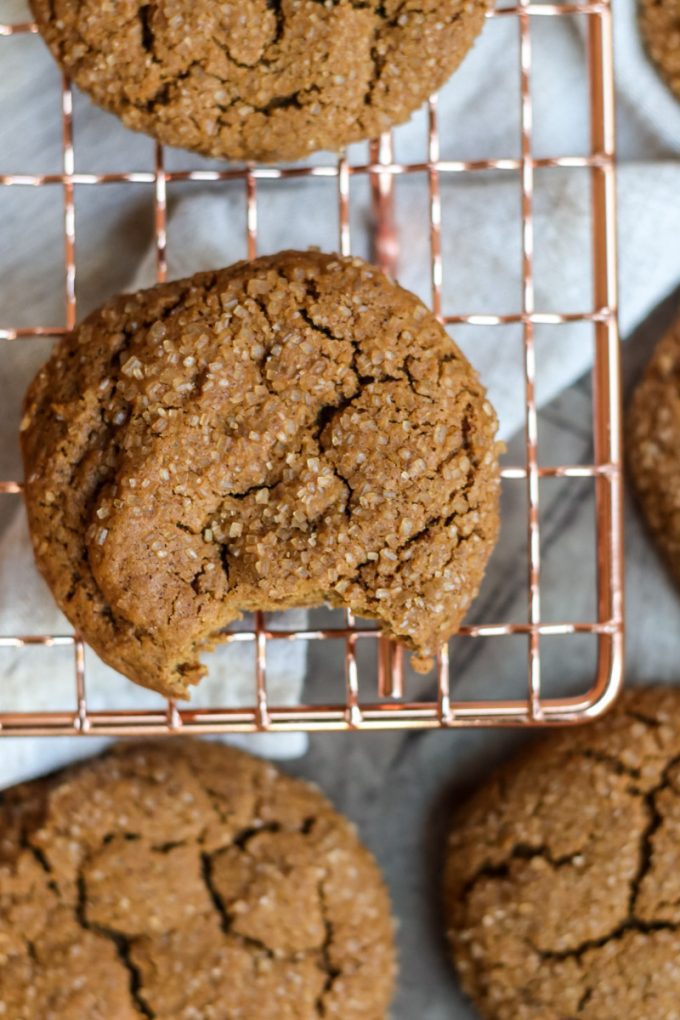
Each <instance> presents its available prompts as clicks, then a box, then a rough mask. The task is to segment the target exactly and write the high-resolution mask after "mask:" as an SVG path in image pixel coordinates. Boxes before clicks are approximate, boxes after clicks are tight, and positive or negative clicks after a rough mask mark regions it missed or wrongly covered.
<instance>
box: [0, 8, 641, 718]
mask: <svg viewBox="0 0 680 1020" xmlns="http://www.w3.org/2000/svg"><path fill="white" fill-rule="evenodd" d="M574 15H579V16H582V18H583V20H584V22H585V24H586V26H587V27H586V35H587V47H588V87H589V110H590V146H589V152H588V153H587V154H585V155H578V156H573V155H567V154H564V155H555V156H553V157H550V158H537V157H535V156H534V155H533V144H532V142H533V128H532V92H531V82H532V66H533V65H532V24H533V22H534V20H535V19H545V18H551V19H555V18H556V19H560V18H563V19H564V18H568V17H570V16H574ZM489 17H490V18H505V19H514V20H515V22H516V26H517V33H518V43H519V45H518V54H519V67H518V89H519V99H520V117H519V122H520V138H519V150H518V151H519V155H518V156H516V157H511V158H495V159H488V160H477V161H456V160H450V159H442V158H441V156H440V134H439V130H438V118H437V99H436V97H433V98H432V99H431V100H430V102H429V104H428V108H427V159H426V161H425V162H419V163H404V162H399V161H398V160H397V159H396V158H395V155H394V151H395V150H394V148H393V139H392V136H391V135H390V134H389V133H388V134H385V135H383V136H382V137H381V138H380V139H377V140H375V141H374V142H372V143H371V144H370V148H369V150H368V151H369V159H368V162H366V161H364V162H361V163H358V162H356V163H353V162H352V161H350V160H349V159H348V158H347V156H346V155H341V156H340V157H339V158H337V159H334V160H332V161H327V162H325V163H322V164H315V165H308V166H295V167H273V166H246V167H243V168H232V167H227V168H223V169H217V170H204V169H195V170H177V171H173V170H170V169H167V167H166V159H165V153H164V151H163V148H162V147H161V146H157V147H156V155H155V168H154V169H153V170H149V171H129V172H117V173H86V172H76V170H75V161H74V142H73V96H72V92H71V87H70V84H69V81H68V79H67V78H63V79H62V84H61V96H62V99H61V119H62V140H63V144H62V151H63V165H62V168H61V171H60V172H59V173H56V174H46V175H36V174H27V173H20V172H16V173H11V174H6V175H4V176H0V188H2V189H3V190H4V189H6V188H9V187H11V188H15V189H20V188H22V187H40V188H42V187H46V186H50V185H52V186H56V187H59V188H61V189H62V192H63V238H64V249H63V250H64V302H65V321H64V323H63V325H61V326H58V327H45V326H34V327H22V328H11V327H9V326H8V327H5V328H2V329H0V345H2V344H5V343H9V342H13V341H18V342H21V343H27V342H30V341H31V340H32V339H33V338H35V337H41V336H57V335H60V334H63V333H64V332H66V331H67V330H69V329H70V328H72V327H73V325H74V324H75V322H76V316H77V308H76V287H75V275H76V260H75V246H76V218H75V212H74V210H75V205H74V193H75V189H77V188H92V187H103V186H106V185H107V184H125V183H135V184H143V185H146V186H148V188H149V191H150V199H151V200H152V201H153V208H154V225H155V226H154V229H155V247H156V275H157V279H158V280H159V281H161V280H164V279H165V277H166V271H167V270H166V250H167V233H166V212H167V195H168V189H169V188H171V187H172V186H173V185H174V184H176V183H178V182H182V181H196V182H202V183H203V184H205V185H206V186H208V185H218V184H219V182H225V181H239V182H242V184H243V195H244V201H245V213H246V215H245V223H246V243H247V252H248V256H249V257H253V256H255V254H256V251H257V243H258V216H259V215H260V209H259V207H258V187H259V186H260V184H261V182H264V181H266V182H269V184H270V186H273V185H275V184H276V182H283V181H284V180H286V179H289V178H307V177H317V178H327V179H329V184H330V186H334V187H335V191H336V196H337V209H338V223H339V238H338V247H339V249H340V251H342V252H343V253H349V252H350V251H351V244H352V241H351V237H350V182H351V181H353V180H358V179H363V180H365V181H368V182H370V189H371V196H372V207H373V214H374V215H373V228H372V232H373V252H374V258H375V260H376V261H377V262H379V263H380V264H381V265H382V266H383V267H384V268H386V269H390V270H394V269H395V267H396V264H397V260H398V257H399V237H398V232H397V230H396V227H395V220H394V204H393V192H394V187H395V181H396V180H397V179H398V178H399V177H402V176H404V175H411V174H421V175H422V174H425V175H426V177H427V182H428V196H429V210H428V220H429V222H428V229H429V274H430V281H431V306H432V308H433V311H434V312H435V314H436V315H437V316H438V317H439V318H440V320H441V321H442V322H443V323H444V324H445V325H447V326H448V325H459V324H465V325H470V326H479V327H484V328H486V329H488V330H493V329H494V328H495V327H497V326H503V325H511V324H515V325H516V326H517V327H518V328H519V329H521V331H522V337H523V345H522V351H523V356H522V372H523V378H524V414H525V434H524V439H525V442H524V462H523V463H521V464H519V465H517V466H512V465H510V466H508V465H506V466H504V467H503V470H502V477H503V485H504V486H521V487H523V488H524V490H525V495H526V506H527V517H526V525H525V528H526V534H527V557H526V561H527V562H526V576H527V580H528V586H527V591H528V602H527V612H526V620H525V621H523V622H516V623H512V622H507V621H491V622H488V623H475V624H472V625H467V626H464V627H462V628H461V631H460V633H459V635H457V636H456V637H455V638H454V639H453V640H454V641H455V642H465V641H477V642H479V641H494V640H497V639H499V638H503V637H508V636H516V637H520V638H521V639H522V640H524V641H526V660H525V661H526V687H525V694H524V696H523V697H517V698H514V699H512V700H508V699H507V697H506V698H505V699H504V698H503V693H504V690H505V687H504V684H503V683H502V678H501V677H499V678H498V685H497V692H496V693H497V696H496V697H493V698H488V699H486V700H483V701H482V700H477V701H471V700H460V699H458V698H457V696H456V688H455V680H452V679H450V675H449V673H450V669H449V649H448V648H446V647H445V648H442V649H441V652H440V655H439V657H438V662H437V667H436V677H435V679H434V680H433V681H432V683H431V685H430V687H429V689H426V691H425V694H422V693H421V694H420V696H419V697H418V698H416V699H414V698H412V697H409V696H408V693H407V687H408V683H407V682H406V681H405V675H406V671H405V666H404V655H403V652H402V650H401V649H400V648H398V647H397V646H395V645H393V644H392V643H391V642H389V641H387V640H386V639H385V638H384V637H383V636H381V635H380V633H379V632H378V631H377V630H376V629H374V628H371V627H366V626H365V625H364V624H363V623H361V622H360V621H355V619H354V618H353V617H352V615H351V614H350V613H346V614H345V616H344V621H343V622H342V624H341V625H340V626H335V625H331V623H330V620H331V619H332V618H331V617H330V615H329V617H328V619H329V623H328V625H321V626H316V625H315V626H314V627H313V628H310V629H304V630H290V629H289V630H283V629H281V628H280V626H275V625H272V620H271V618H270V617H269V616H267V617H266V618H265V617H264V616H263V615H262V614H257V615H256V616H255V618H254V621H253V624H252V626H251V627H248V628H247V629H245V630H240V631H238V632H233V633H229V634H227V635H226V641H227V642H248V643H249V644H250V645H251V647H253V648H254V652H255V654H254V669H253V696H252V704H251V705H249V706H246V707H243V706H235V705H230V704H229V692H228V689H225V691H224V695H223V700H222V703H220V704H217V705H212V706H208V707H201V708H192V707H191V706H190V705H184V704H182V705H180V704H176V703H174V702H172V701H170V702H168V703H167V705H164V707H163V708H162V709H157V710H156V709H154V710H148V711H146V710H140V709H135V708H131V707H130V706H129V705H128V706H127V707H126V705H125V703H124V698H123V699H122V702H121V705H120V708H116V709H115V710H106V711H99V710H95V709H93V708H92V707H90V705H89V703H88V683H87V675H86V672H87V671H86V667H85V662H86V656H85V648H84V645H83V643H82V641H81V640H80V638H79V637H78V635H77V634H12V635H2V636H0V648H2V647H3V646H4V647H6V648H7V647H9V648H14V649H18V650H20V651H21V650H27V649H29V648H30V647H31V646H33V645H40V646H44V647H45V646H46V647H48V648H49V647H59V646H67V647H70V648H72V650H73V662H74V673H73V675H74V688H73V695H74V701H73V708H72V709H68V710H64V709H56V708H55V709H54V710H49V709H47V710H44V709H41V710H40V711H23V712H7V711H2V710H0V735H14V736H17V735H48V734H53V735H57V734H68V735H74V734H82V735H86V734H99V735H132V734H144V735H154V734H164V733H169V732H177V731H182V732H187V733H228V732H248V731H256V730H261V731H262V730H263V731H270V732H272V731H273V732H281V731H286V730H310V731H311V730H322V729H386V728H392V727H401V728H414V729H415V728H425V727H466V726H482V725H525V726H544V725H551V724H567V723H578V722H582V721H586V720H587V719H589V718H593V717H594V716H596V715H598V714H600V713H601V712H602V711H604V710H605V709H606V708H607V707H608V705H609V704H610V703H611V702H612V701H613V699H614V698H615V697H616V694H617V693H618V690H619V687H620V684H621V680H622V659H623V588H622V513H621V449H620V381H619V349H618V334H617V322H616V300H617V295H616V238H615V190H614V189H615V180H614V157H615V144H614V94H613V66H612V65H613V50H612V18H611V4H610V2H609V0H597V2H583V3H553V4H549V3H532V2H529V0H520V2H519V3H518V4H517V5H516V6H507V7H499V8H498V9H496V10H495V11H493V12H491V13H490V14H489ZM35 31H36V28H35V25H33V24H32V23H30V22H22V23H7V24H0V47H2V46H9V45H11V40H12V38H14V37H16V36H17V35H20V34H22V33H32V32H35ZM2 37H4V38H2ZM0 52H1V49H0ZM543 168H563V169H578V170H581V171H582V170H585V171H587V172H588V174H589V176H590V181H591V203H592V208H591V213H592V215H591V224H592V240H591V254H592V258H591V262H592V293H593V307H592V308H590V309H588V310H586V311H584V312H578V313H576V312H566V311H565V312H559V311H550V310H548V311H541V310H540V309H538V308H537V307H536V302H535V286H534V258H533V254H534V219H535V216H534V191H535V189H534V178H535V173H536V171H537V170H542V169H543ZM485 171H514V172H515V173H518V175H519V180H520V183H521V255H522V304H521V311H520V312H518V313H517V314H511V315H499V314H495V313H494V311H493V309H490V310H488V311H485V310H478V311H475V312H470V313H468V314H460V315H446V314H444V310H443V303H442V287H443V280H444V266H443V260H442V243H441V241H442V217H441V182H442V180H443V179H444V178H445V177H446V176H447V175H462V174H473V175H474V174H481V173H483V172H485ZM402 257H404V256H402ZM577 322H579V323H584V324H587V325H588V326H589V327H590V328H592V330H593V336H594V362H593V371H592V386H593V415H592V447H593V451H594V456H593V459H592V463H589V464H571V465H570V464H559V465H552V466H542V465H541V463H540V461H539V456H538V412H537V402H536V383H537V369H536V337H535V334H536V327H539V326H543V325H559V324H564V323H577ZM1 350H2V347H1V346H0V353H1ZM544 478H559V479H565V480H578V479H590V480H591V481H592V483H593V485H594V493H595V528H596V550H597V552H596V557H595V559H596V589H597V590H596V600H595V601H596V610H595V612H594V613H593V619H590V620H587V621H562V622H546V620H544V619H543V617H542V613H541V594H542V589H541V544H540V535H541V524H540V517H539V488H540V487H539V483H540V481H541V480H542V479H544ZM20 491H21V482H19V481H10V480H8V481H2V482H0V497H1V498H5V497H6V496H8V495H12V494H14V495H16V494H17V493H20ZM316 619H318V615H317V617H315V621H316ZM582 634H585V635H590V636H592V637H594V638H595V640H596V643H597V657H596V659H597V664H596V669H595V671H594V675H590V676H587V677H584V678H583V680H584V690H583V691H582V692H581V693H578V694H573V693H572V694H570V695H569V696H562V697H556V696H548V694H547V693H545V691H544V686H542V675H541V642H542V641H543V640H545V639H546V638H550V637H556V636H558V637H563V638H571V637H574V636H577V635H582ZM280 641H295V642H303V643H305V644H309V643H312V642H319V641H325V642H330V643H331V644H332V646H333V648H334V649H337V654H338V656H340V657H341V659H342V661H343V664H344V684H343V683H339V684H338V689H337V691H336V694H335V697H334V698H329V699H328V700H327V702H326V703H324V704H311V703H306V704H300V705H296V706H290V705H288V706H281V705H277V704H274V703H272V699H271V698H270V696H269V694H268V684H267V676H268V650H269V649H270V648H271V646H272V643H274V642H280ZM366 643H369V644H371V645H372V648H373V652H374V654H373V657H372V660H371V661H372V665H371V666H370V668H369V667H364V666H363V665H361V662H362V656H361V655H360V654H359V650H360V648H361V647H362V646H364V645H365V644H366Z"/></svg>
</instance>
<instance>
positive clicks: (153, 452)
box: [22, 252, 499, 695]
mask: <svg viewBox="0 0 680 1020" xmlns="http://www.w3.org/2000/svg"><path fill="white" fill-rule="evenodd" d="M22 428H23V432H22V439H23V450H24V459H25V475H26V501H27V507H28V514H29V523H30V526H31V533H32V538H33V543H34V549H35V553H36V558H37V561H38V565H39V566H40V569H41V571H42V572H43V574H44V576H45V577H46V579H47V581H48V583H49V584H50V587H51V588H52V591H53V592H54V595H55V597H56V599H57V602H58V603H59V605H60V606H61V608H62V609H63V611H64V612H65V613H66V615H67V616H68V617H69V619H70V620H71V621H72V622H73V623H74V625H75V626H77V627H78V629H79V630H80V631H81V633H82V634H83V636H84V637H85V638H86V640H87V641H88V642H89V643H90V644H92V646H93V647H94V648H95V650H96V651H97V652H98V654H100V655H101V656H102V658H103V659H105V661H107V662H108V663H110V664H111V665H112V666H114V667H115V668H116V669H119V670H120V671H121V672H123V673H125V674H127V675H128V676H130V677H131V678H132V679H134V680H136V681H138V682H139V683H142V684H145V685H146V686H149V687H153V688H156V689H157V690H160V691H163V692H167V693H174V694H180V695H182V694H185V693H186V690H187V687H188V685H189V684H191V683H196V682H197V681H198V680H199V679H200V676H201V675H202V673H203V671H204V670H203V667H201V666H200V663H199V660H198V655H199V653H200V651H201V650H203V649H204V648H206V647H210V646H211V645H212V644H214V643H215V642H216V641H218V640H219V638H220V632H221V631H222V629H223V628H224V627H226V626H227V625H228V624H229V623H230V622H231V621H233V620H234V619H236V618H237V617H238V616H239V613H240V612H241V611H245V610H247V611H250V610H256V609H261V610H274V609H286V608H290V607H292V606H308V605H319V604H321V603H322V602H324V601H328V602H330V603H332V604H333V605H337V606H346V607H349V608H351V609H353V610H354V611H355V612H356V613H357V614H358V615H361V616H368V617H373V618H376V619H378V620H380V621H381V623H382V624H383V626H384V627H385V628H386V629H387V630H388V632H389V633H390V634H392V635H393V636H395V637H396V638H397V639H398V640H401V641H403V642H405V643H406V644H407V645H408V646H409V647H410V648H412V649H413V650H414V651H415V652H416V653H417V655H418V656H419V657H420V659H419V660H418V663H417V664H419V665H421V666H422V667H425V668H427V666H429V665H430V664H431V661H432V660H431V657H432V655H433V654H434V653H435V652H436V650H437V648H438V646H439V645H440V644H441V643H442V642H443V641H444V640H445V639H446V638H447V637H448V636H449V634H451V633H452V632H453V631H454V630H455V629H456V628H457V626H458V624H459V623H460V620H461V618H462V616H463V614H464V613H465V611H466V610H467V608H468V606H469V604H470V602H471V600H472V598H473V597H474V595H475V593H476V591H477V588H478V586H479V583H480V580H481V577H482V575H483V571H484V567H485V564H486V561H487V558H488V556H489V554H490V552H491V549H492V547H493V543H494V541H495V538H496V533H497V527H498V518H497V501H498V489H499V475H498V465H497V458H496V444H495V430H496V418H495V414H494V412H493V409H492V408H491V406H490V405H489V403H488V402H487V400H486V397H485V393H484V390H483V388H482V386H481V385H480V383H479V381H478V379H477V376H476V374H475V372H474V371H473V369H472V368H471V367H470V365H469V363H468V362H467V360H466V359H465V358H464V356H463V355H462V354H461V352H460V351H459V350H458V348H457V347H456V346H455V345H454V344H453V342H452V341H451V339H450V338H449V336H448V334H447V333H446V331H445V330H444V329H443V327H442V326H441V325H440V324H439V322H438V321H437V320H436V319H435V317H434V316H433V315H432V314H431V313H430V312H429V311H428V310H427V309H426V308H425V306H424V305H423V304H421V302H420V301H418V299H417V298H415V297H414V296H413V295H412V294H409V293H408V292H407V291H404V290H402V289H401V288H400V287H398V286H397V285H396V284H394V283H393V282H392V281H390V280H388V279H387V277H385V276H384V275H383V274H382V273H380V272H379V271H378V270H377V269H375V268H374V267H373V266H370V265H368V264H366V263H365V262H362V261H361V260H360V259H351V258H345V259H343V258H340V257H337V256H331V255H321V254H320V253H318V252H306V253H300V252H286V253H283V254H280V255H275V256H270V257H266V258H262V259H258V260H256V261H254V262H251V263H239V264H238V265H236V266H233V267H231V268H230V269H225V270H221V271H219V272H214V273H200V274H198V275H197V276H195V277H193V278H191V279H188V280H182V281H179V282H177V283H170V284H163V285H161V286H157V287H153V288H152V289H150V290H147V291H140V292H139V293H137V294H132V295H126V296H122V297H118V298H114V299H113V300H112V301H110V302H109V303H108V304H106V305H105V306H104V307H103V308H102V309H101V310H100V311H98V312H95V313H94V314H93V315H91V316H90V317H89V318H88V319H86V320H85V322H84V323H83V324H82V325H81V326H80V327H79V328H78V329H76V330H75V331H74V332H73V333H71V334H70V335H69V336H67V337H66V338H65V339H63V340H62V341H61V342H60V343H59V344H58V345H57V347H56V349H55V351H54V353H53V356H52V358H51V359H50V361H49V362H48V364H47V366H46V367H45V368H44V369H43V370H42V371H41V372H40V373H39V375H38V376H37V377H36V379H35V380H34V382H33V384H32V386H31V388H30V390H29V393H28V396H27V401H26V414H25V418H24V421H23V424H22Z"/></svg>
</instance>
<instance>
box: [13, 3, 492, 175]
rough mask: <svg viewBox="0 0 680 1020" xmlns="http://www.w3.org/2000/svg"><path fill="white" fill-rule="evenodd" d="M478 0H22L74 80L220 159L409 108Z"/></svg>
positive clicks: (376, 127) (460, 53)
mask: <svg viewBox="0 0 680 1020" xmlns="http://www.w3.org/2000/svg"><path fill="white" fill-rule="evenodd" d="M489 6H490V3H489V0H360V2H359V0H326V2H319V0H233V2H232V3H229V4H224V3H219V4H218V3H210V2H206V0H198V2H195V0H161V2H143V3H142V2H139V0H123V2H120V3H114V2H112V0H75V2H74V0H31V7H32V9H33V13H34V15H35V19H36V21H37V23H38V27H39V29H40V32H41V33H42V35H43V38H44V39H45V41H46V42H47V44H48V46H49V47H50V50H51V51H52V53H53V55H54V56H55V58H56V59H57V61H58V62H59V64H60V65H61V66H62V67H63V68H64V70H65V71H67V73H68V74H69V75H70V76H71V77H72V79H73V80H74V81H75V83H76V84H77V85H78V86H79V87H80V88H81V89H82V90H83V91H84V92H86V93H88V95H90V96H91V98H92V99H93V100H94V101H95V102H96V103H98V104H99V105H100V106H103V107H104V109H106V110H109V111H110V112H111V113H115V114H117V115H118V116H119V117H120V118H121V119H122V120H123V122H124V123H125V124H126V125H127V127H129V128H133V129H134V130H137V131H145V132H147V134H150V135H152V136H153V137H154V138H157V139H158V140H159V141H161V142H163V143H165V144H166V145H176V146H180V147H182V148H185V149H193V150H195V151H196V152H201V153H204V154H205V155H207V156H216V157H223V158H226V159H236V160H245V159H257V160H264V161H271V160H295V159H300V158H301V157H303V156H306V155H308V154H309V153H311V152H314V151H316V150H318V149H330V150H332V151H337V150H338V149H340V148H342V147H344V146H345V145H347V144H348V143H349V142H355V141H359V140H360V139H363V138H369V137H373V136H375V135H378V134H380V133H381V132H382V131H386V130H387V129H388V128H389V127H391V126H392V125H394V124H400V123H402V122H403V121H405V120H407V119H408V118H409V116H410V115H411V114H412V113H413V111H414V110H416V109H417V108H418V107H419V106H420V105H421V104H422V103H423V102H424V101H425V100H426V99H427V97H428V96H429V95H430V94H431V93H432V92H435V91H436V90H437V89H438V88H440V87H441V86H442V85H443V84H444V82H445V81H446V80H447V79H448V77H449V76H450V75H451V74H452V72H453V71H454V70H455V69H456V67H458V65H459V63H460V62H461V60H462V59H463V57H464V56H465V54H466V53H467V51H468V50H469V48H470V47H471V46H472V44H473V42H474V39H475V37H476V36H477V34H478V33H479V32H480V31H481V28H482V25H483V24H484V18H485V15H486V12H487V10H488V9H489Z"/></svg>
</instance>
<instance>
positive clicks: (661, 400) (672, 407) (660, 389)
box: [627, 320, 680, 584]
mask: <svg viewBox="0 0 680 1020" xmlns="http://www.w3.org/2000/svg"><path fill="white" fill-rule="evenodd" d="M627 432H628V435H627V440H628V443H627V446H628V470H629V472H630V477H631V480H632V482H633V486H634V488H635V492H636V495H637V498H638V501H639V503H640V506H641V508H642V511H643V513H644V516H645V518H646V521H647V524H648V526H649V529H650V531H651V532H652V534H653V536H654V539H655V541H656V544H657V546H658V548H659V550H660V552H661V554H662V555H663V557H664V559H665V560H666V562H667V564H668V566H669V568H670V570H671V573H672V574H673V576H674V577H675V580H676V581H677V582H678V583H679V584H680V320H678V321H677V322H676V323H675V325H674V326H673V328H672V329H671V330H670V331H669V332H668V334H667V335H666V336H665V337H664V338H663V340H662V341H661V342H660V343H659V344H658V345H657V347H656V349H655V351H654V353H653V355H652V357H651V359H650V361H649V364H648V365H647V367H646V369H645V372H644V375H643V377H642V379H641V380H640V382H639V383H638V385H637V388H636V390H635V393H634V394H633V399H632V401H631V405H630V408H629V410H628V422H627Z"/></svg>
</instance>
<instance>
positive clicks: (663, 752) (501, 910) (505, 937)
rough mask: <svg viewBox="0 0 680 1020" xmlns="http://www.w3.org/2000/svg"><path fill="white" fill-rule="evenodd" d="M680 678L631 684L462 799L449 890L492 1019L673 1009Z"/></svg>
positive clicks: (471, 974)
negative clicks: (679, 684)
mask: <svg viewBox="0 0 680 1020" xmlns="http://www.w3.org/2000/svg"><path fill="white" fill-rule="evenodd" d="M679 839H680V691H679V690H677V689H662V688H649V689H645V690H638V691H628V692H625V693H624V694H623V696H622V697H621V700H620V702H619V704H618V706H617V707H616V708H615V709H614V711H613V713H612V714H611V715H609V716H608V717H606V718H604V719H603V720H601V721H600V722H597V723H595V724H594V725H592V726H587V727H582V728H579V729H578V730H566V731H563V732H562V733H559V734H558V733H554V734H551V735H550V736H549V737H547V738H544V739H543V740H542V741H541V742H540V743H538V744H536V745H534V746H533V747H531V748H529V750H528V751H527V752H525V753H524V754H523V755H522V756H521V757H520V758H518V759H517V760H515V761H514V762H511V763H510V764H509V765H507V766H506V767H505V768H503V769H501V770H500V771H499V772H498V773H497V774H496V775H495V776H494V777H493V778H492V779H491V780H490V781H489V782H488V783H486V784H485V785H484V786H482V787H481V788H480V789H479V790H478V791H477V793H476V794H475V795H474V796H473V797H472V798H471V800H470V801H469V802H468V803H467V804H466V805H464V806H463V808H462V810H461V811H460V812H459V813H458V815H457V816H456V818H455V819H454V827H453V829H452V831H451V835H450V838H449V842H448V846H447V857H446V866H445V889H444V904H445V911H446V918H447V925H448V936H449V939H450V945H451V950H452V953H453V957H454V961H455V964H456V967H457V969H458V973H459V975H460V978H461V981H462V983H463V986H464V987H465V989H466V991H467V992H468V994H469V995H470V996H471V998H472V999H473V1001H474V1002H475V1003H476V1005H477V1007H478V1008H479V1010H480V1013H481V1015H482V1016H483V1017H484V1018H485V1020H564V1018H566V1017H570V1018H571V1017H574V1018H576V1017H578V1018H579V1020H612V1018H614V1017H625V1018H626V1020H650V1018H651V1017H654V1018H655V1020H656V1018H659V1020H661V1018H663V1020H672V1018H673V1017H675V1016H677V1010H678V1002H680V970H679V969H678V967H677V959H678V954H679V953H680V872H678V869H677V860H676V856H677V846H678V840H679Z"/></svg>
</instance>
